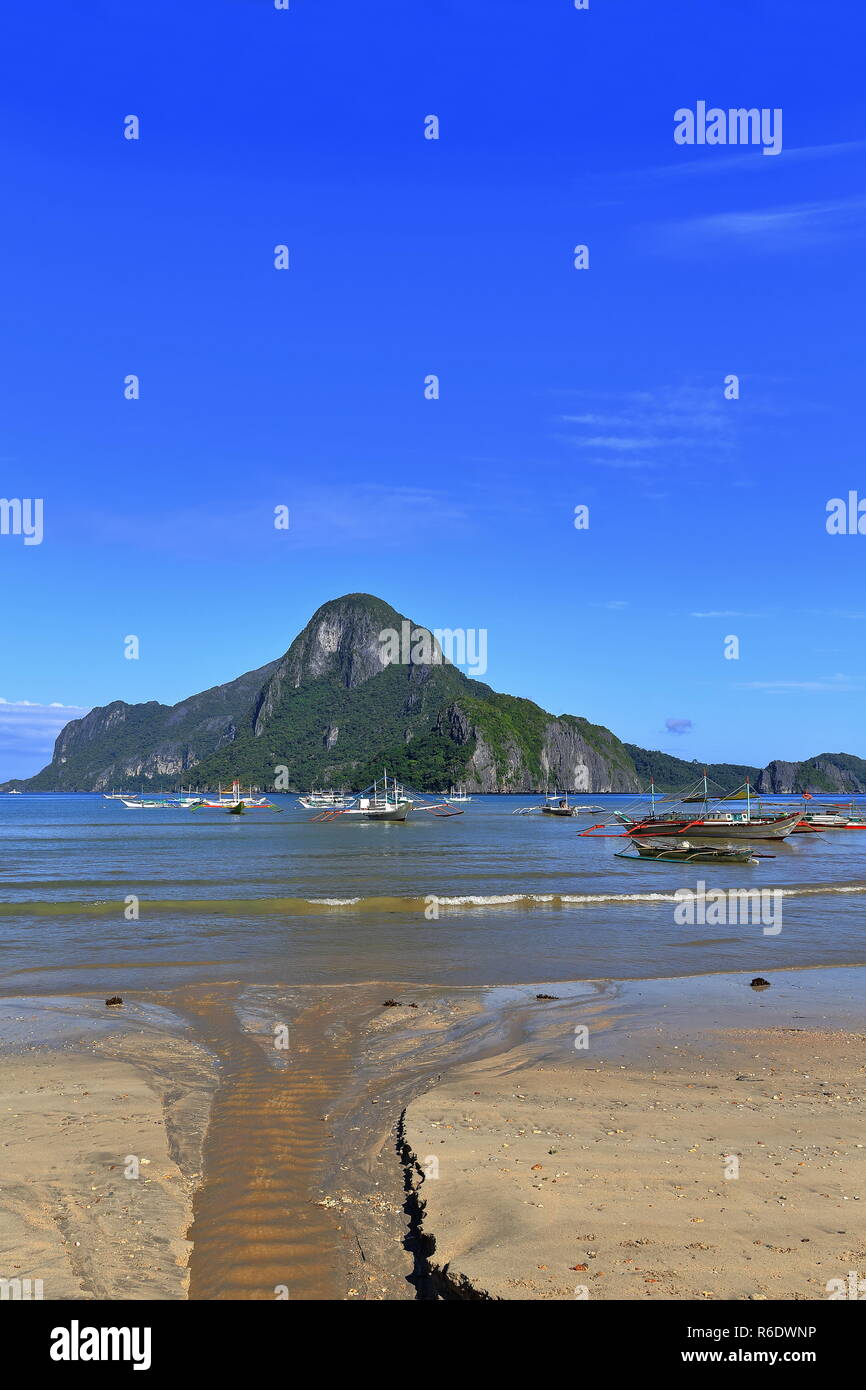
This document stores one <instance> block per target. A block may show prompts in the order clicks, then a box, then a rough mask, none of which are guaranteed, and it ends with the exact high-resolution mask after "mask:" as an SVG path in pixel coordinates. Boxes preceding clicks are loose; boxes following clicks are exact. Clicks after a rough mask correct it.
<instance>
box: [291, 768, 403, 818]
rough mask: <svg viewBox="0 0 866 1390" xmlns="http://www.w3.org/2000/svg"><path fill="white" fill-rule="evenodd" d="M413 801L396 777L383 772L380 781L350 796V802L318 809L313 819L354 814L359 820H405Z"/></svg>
mask: <svg viewBox="0 0 866 1390" xmlns="http://www.w3.org/2000/svg"><path fill="white" fill-rule="evenodd" d="M413 805H414V802H413V800H412V798H411V797H408V796H407V795H406V793H405V792H404V790H403V788H402V787H401V786H400V784H399V783H398V782H397V780H396V778H391V779H389V777H388V773H387V772H385V773H384V775H383V778H382V782H381V783H380V782H378V781H376V782H374V783H373V785H372V787H367V788H366V789H365V790H364V791H363V792H359V794H358V795H357V796H355V797H352V798H351V804H350V805H348V806H342V807H329V808H327V809H326V810H323V811H320V812H319V814H318V815H317V816H314V817H313V819H314V820H320V821H323V820H334V819H336V817H337V816H355V817H358V818H359V819H361V820H373V821H405V820H407V819H408V817H409V813H410V811H411V810H412V807H413Z"/></svg>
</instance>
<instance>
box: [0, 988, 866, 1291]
mask: <svg viewBox="0 0 866 1390" xmlns="http://www.w3.org/2000/svg"><path fill="white" fill-rule="evenodd" d="M864 977H866V971H858V970H856V969H848V970H826V971H822V970H814V971H796V972H779V973H777V974H775V975H774V976H773V987H772V988H771V989H770V990H768V991H766V992H764V993H763V994H762V995H760V996H759V995H757V994H756V993H755V992H753V991H751V990H749V989H748V987H747V984H746V981H745V980H744V978H743V977H742V976H730V977H722V976H715V977H703V978H700V977H699V978H691V979H679V980H668V981H652V982H631V983H629V984H625V985H623V984H619V983H616V982H599V983H596V984H592V983H585V982H582V983H580V984H573V985H563V984H561V983H560V984H559V985H556V986H549V987H545V986H543V985H538V986H535V985H531V986H530V985H527V986H521V987H515V988H508V989H484V988H474V987H473V988H465V989H449V990H447V991H443V990H440V989H431V988H427V987H425V988H419V987H417V986H406V985H400V984H395V983H393V982H392V983H390V984H388V983H385V984H369V985H366V986H363V987H358V986H354V985H352V986H333V987H325V988H322V987H317V986H309V987H305V988H296V989H293V988H291V987H289V986H282V987H281V986H268V987H260V988H257V989H250V988H244V987H241V986H239V985H238V986H230V985H219V986H213V987H197V988H192V989H188V990H179V991H176V992H174V993H171V994H164V995H160V996H156V995H152V996H150V997H145V996H141V997H140V998H139V999H137V1000H136V999H132V998H130V999H128V1000H126V1001H125V1003H124V1009H123V1011H116V1012H115V1011H107V1010H105V1006H104V1003H103V1002H102V1000H100V999H95V998H92V997H90V998H88V997H78V998H67V999H65V1000H63V1001H56V1000H50V999H41V1000H36V1001H34V1000H30V1001H21V1000H4V1001H2V1010H0V1035H2V1036H3V1037H4V1038H5V1042H4V1045H3V1051H2V1053H0V1078H2V1080H0V1090H2V1106H3V1112H4V1121H5V1123H4V1126H3V1128H4V1134H3V1137H2V1140H0V1144H2V1147H0V1261H2V1265H3V1268H2V1269H0V1274H2V1275H3V1277H6V1278H11V1277H16V1276H17V1277H21V1278H26V1277H30V1278H41V1279H42V1280H43V1283H44V1296H45V1297H46V1298H63V1297H75V1298H99V1299H101V1298H126V1299H129V1298H133V1299H135V1298H152V1297H157V1298H183V1297H186V1296H189V1297H192V1298H198V1299H231V1298H244V1299H250V1298H253V1299H274V1298H279V1297H288V1298H291V1299H302V1300H303V1299H349V1300H352V1301H354V1300H358V1299H388V1300H393V1299H415V1298H425V1299H431V1298H461V1297H463V1298H506V1299H507V1298H518V1299H525V1298H529V1299H545V1298H547V1299H550V1298H555V1299H557V1298H569V1299H573V1298H575V1297H576V1296H578V1297H580V1296H584V1291H585V1296H587V1297H592V1298H597V1297H605V1298H663V1299H669V1298H696V1299H715V1298H720V1299H724V1298H733V1299H742V1298H763V1297H779V1298H787V1299H809V1298H816V1297H817V1298H822V1297H826V1296H827V1294H826V1290H825V1284H826V1281H827V1279H829V1278H832V1277H843V1278H844V1277H845V1276H846V1275H847V1271H848V1270H849V1269H858V1268H863V1267H864V1266H866V1251H864V1233H863V1223H862V1220H861V1218H860V1213H859V1204H860V1193H861V1192H862V1190H863V1177H864V1166H863V1156H864V1154H866V1149H864V1148H862V1147H861V1146H862V1145H863V1144H864V1143H866V1137H864V1135H863V1133H862V1108H863V1106H862V1095H863V1086H864V1061H863V1058H864V1047H863V1045H864V1042H866V1037H864V1034H863V1032H861V1031H860V1028H859V1027H858V1026H857V1025H858V1024H859V1022H860V1021H861V1020H862V1019H863V1017H864V1010H863V991H864ZM536 993H550V994H555V995H557V996H558V998H556V999H552V1000H536V998H535V995H536ZM388 999H395V1000H397V1001H398V1002H397V1004H396V1005H386V1002H385V1001H386V1000H388ZM413 1006H414V1007H413ZM16 1011H17V1013H16ZM100 1011H101V1012H100ZM109 1012H111V1013H112V1014H113V1017H112V1018H111V1021H110V1023H109V1022H108V1021H107V1020H106V1018H105V1015H106V1014H107V1013H109ZM121 1012H122V1013H123V1015H124V1016H123V1017H122V1018H121V1017H119V1015H120V1014H121ZM583 1027H586V1028H588V1030H589V1033H588V1045H587V1046H586V1047H585V1048H575V1046H574V1043H575V1039H576V1037H577V1034H576V1033H575V1029H576V1028H583ZM129 1155H137V1156H138V1157H139V1158H140V1159H141V1160H142V1166H141V1168H140V1177H139V1178H138V1179H128V1178H125V1177H124V1176H123V1174H124V1167H123V1165H124V1164H125V1163H126V1160H127V1157H128V1156H129ZM732 1156H733V1157H734V1158H736V1159H737V1160H738V1162H739V1176H736V1177H733V1176H731V1177H726V1176H725V1173H726V1171H727V1172H730V1171H732V1165H731V1161H730V1160H731V1157H732ZM144 1160H149V1162H145V1161H144ZM434 1160H435V1162H434ZM437 1165H438V1177H436V1176H434V1174H435V1173H436V1171H437ZM726 1165H727V1166H726ZM734 1166H735V1165H734ZM864 1200H866V1199H864ZM434 1247H435V1248H434ZM576 1291H577V1292H576Z"/></svg>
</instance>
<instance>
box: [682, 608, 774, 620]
mask: <svg viewBox="0 0 866 1390" xmlns="http://www.w3.org/2000/svg"><path fill="white" fill-rule="evenodd" d="M764 616H765V615H764V614H763V613H741V612H739V611H738V610H737V609H736V608H716V609H711V610H710V611H709V612H707V613H690V614H689V617H690V618H763V617H764Z"/></svg>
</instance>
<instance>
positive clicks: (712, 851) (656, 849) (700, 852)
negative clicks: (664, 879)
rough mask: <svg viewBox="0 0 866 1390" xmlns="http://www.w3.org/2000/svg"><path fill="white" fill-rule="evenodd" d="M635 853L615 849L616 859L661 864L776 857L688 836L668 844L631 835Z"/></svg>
mask: <svg viewBox="0 0 866 1390" xmlns="http://www.w3.org/2000/svg"><path fill="white" fill-rule="evenodd" d="M632 845H633V846H634V848H635V849H636V850H637V855H634V854H629V853H628V852H627V851H626V850H617V853H616V858H617V859H636V858H639V859H654V860H655V861H656V862H657V863H660V864H757V862H758V860H759V859H775V857H776V856H775V855H774V854H754V853H753V852H752V849H751V847H749V846H746V845H744V846H740V845H694V844H692V842H691V841H690V840H680V842H679V843H678V844H671V843H670V841H669V840H668V841H666V840H637V839H634V838H632Z"/></svg>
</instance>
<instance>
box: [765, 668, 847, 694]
mask: <svg viewBox="0 0 866 1390" xmlns="http://www.w3.org/2000/svg"><path fill="white" fill-rule="evenodd" d="M737 688H738V689H739V690H763V691H764V692H766V693H767V694H768V695H787V694H794V693H800V694H806V695H830V694H834V695H839V694H847V693H849V692H851V691H854V690H859V689H861V687H860V686H859V685H858V684H856V683H855V682H854V680H853V679H852V677H851V676H844V675H842V674H841V673H840V674H838V675H835V676H824V677H822V678H821V679H819V680H814V681H740V682H738V685H737Z"/></svg>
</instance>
